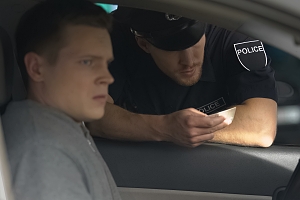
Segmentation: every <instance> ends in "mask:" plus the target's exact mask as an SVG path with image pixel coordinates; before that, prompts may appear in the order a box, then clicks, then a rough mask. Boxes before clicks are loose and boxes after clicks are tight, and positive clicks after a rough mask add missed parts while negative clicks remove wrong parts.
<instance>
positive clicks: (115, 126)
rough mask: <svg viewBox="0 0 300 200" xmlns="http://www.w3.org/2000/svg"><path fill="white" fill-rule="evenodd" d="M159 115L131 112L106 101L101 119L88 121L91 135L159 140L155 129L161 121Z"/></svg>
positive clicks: (119, 138)
mask: <svg viewBox="0 0 300 200" xmlns="http://www.w3.org/2000/svg"><path fill="white" fill-rule="evenodd" d="M161 118H162V116H159V115H141V114H136V113H131V112H129V111H127V110H125V109H123V108H120V107H119V106H116V105H114V104H111V103H107V104H106V107H105V114H104V116H103V118H102V119H100V120H97V121H94V122H91V123H88V124H87V127H88V128H89V130H90V131H91V134H92V135H93V136H100V137H104V138H110V139H118V140H133V141H161V140H162V139H161V138H160V136H159V135H158V132H157V131H156V130H155V128H156V127H158V126H159V124H160V123H161V122H162V120H161Z"/></svg>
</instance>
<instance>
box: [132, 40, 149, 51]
mask: <svg viewBox="0 0 300 200" xmlns="http://www.w3.org/2000/svg"><path fill="white" fill-rule="evenodd" d="M135 40H136V42H137V44H138V45H139V47H141V49H143V50H144V51H145V52H146V53H150V51H149V45H150V43H149V42H148V41H147V40H146V39H145V38H141V37H137V36H135Z"/></svg>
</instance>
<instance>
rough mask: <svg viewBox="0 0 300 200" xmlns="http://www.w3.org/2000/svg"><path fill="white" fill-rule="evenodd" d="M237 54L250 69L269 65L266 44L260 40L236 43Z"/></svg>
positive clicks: (241, 61) (243, 64)
mask: <svg viewBox="0 0 300 200" xmlns="http://www.w3.org/2000/svg"><path fill="white" fill-rule="evenodd" d="M234 49H235V53H236V56H237V58H238V60H239V62H240V63H241V65H242V66H243V67H244V68H245V69H246V70H248V71H251V70H258V69H262V68H264V67H265V66H266V65H267V55H266V52H265V48H264V45H263V43H262V42H261V41H259V40H254V41H247V42H241V43H236V44H234Z"/></svg>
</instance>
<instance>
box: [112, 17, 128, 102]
mask: <svg viewBox="0 0 300 200" xmlns="http://www.w3.org/2000/svg"><path fill="white" fill-rule="evenodd" d="M110 36H111V41H112V46H113V53H114V60H113V62H112V63H111V64H110V66H109V71H110V73H111V74H112V76H113V77H114V80H115V81H114V83H113V84H111V85H110V86H109V95H110V96H111V97H112V98H113V100H114V102H116V101H117V100H118V99H119V98H120V97H121V95H122V94H123V90H124V86H125V84H126V79H127V71H126V65H125V59H126V52H127V51H126V47H128V44H127V41H126V37H125V35H124V33H123V27H122V26H121V25H119V24H117V23H116V22H115V23H114V25H113V31H112V32H111V34H110Z"/></svg>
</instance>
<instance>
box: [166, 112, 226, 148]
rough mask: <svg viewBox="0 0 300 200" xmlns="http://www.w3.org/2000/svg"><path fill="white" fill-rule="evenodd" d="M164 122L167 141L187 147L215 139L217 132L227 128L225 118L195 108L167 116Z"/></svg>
mask: <svg viewBox="0 0 300 200" xmlns="http://www.w3.org/2000/svg"><path fill="white" fill-rule="evenodd" d="M164 120H165V121H164V126H165V129H164V131H163V133H164V135H165V137H166V140H167V141H171V142H174V143H176V144H179V145H182V146H187V147H196V146H199V145H200V144H202V143H203V142H205V141H208V140H211V139H213V137H214V132H215V131H218V130H220V129H222V128H224V127H226V126H227V124H226V123H225V122H224V120H225V118H224V117H222V116H218V115H210V116H208V115H206V114H204V113H202V112H200V111H198V110H196V109H194V108H189V109H184V110H180V111H177V112H174V113H171V114H168V115H165V118H164Z"/></svg>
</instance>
